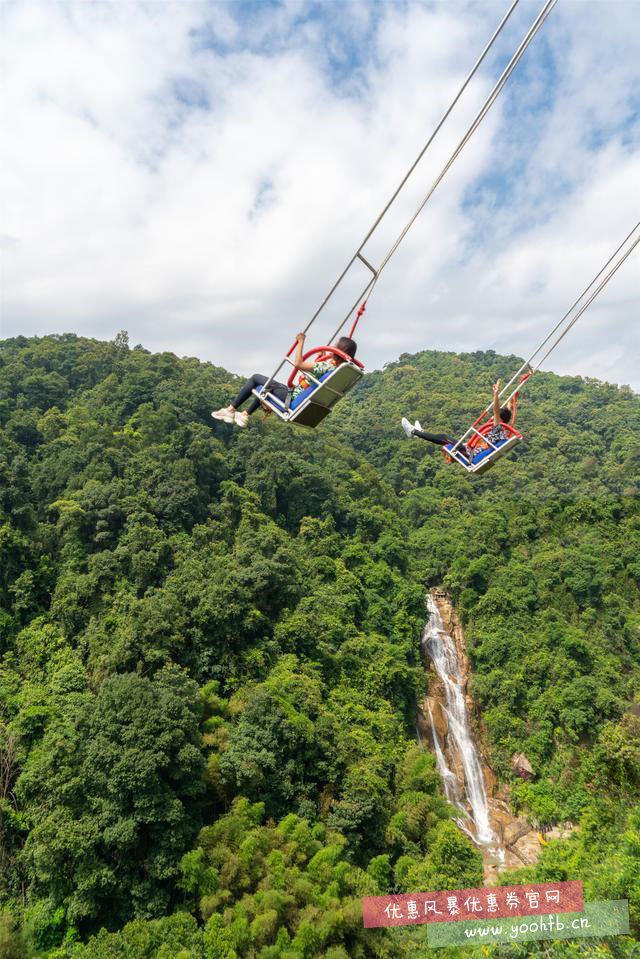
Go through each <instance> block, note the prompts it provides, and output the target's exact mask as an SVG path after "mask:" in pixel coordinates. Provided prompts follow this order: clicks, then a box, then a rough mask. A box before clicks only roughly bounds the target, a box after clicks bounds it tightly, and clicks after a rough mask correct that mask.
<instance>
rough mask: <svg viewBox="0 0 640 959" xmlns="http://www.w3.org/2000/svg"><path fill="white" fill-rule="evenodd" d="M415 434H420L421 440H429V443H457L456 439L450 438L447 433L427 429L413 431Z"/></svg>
mask: <svg viewBox="0 0 640 959" xmlns="http://www.w3.org/2000/svg"><path fill="white" fill-rule="evenodd" d="M413 435H414V436H419V437H420V439H421V440H427V442H428V443H437V445H438V446H446V445H447V443H455V440H452V439H449V437H448V436H447V435H446V433H427V432H425V430H416V429H414V431H413Z"/></svg>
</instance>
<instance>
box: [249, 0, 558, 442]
mask: <svg viewBox="0 0 640 959" xmlns="http://www.w3.org/2000/svg"><path fill="white" fill-rule="evenodd" d="M557 2H558V0H546V2H545V3H544V5H543V7H542V9H541V10H540V12H539V14H538V15H537V17H536V18H535V20H534V21H533V23H532V24H531V26H530V27H529V29H528V30H527V32H526V34H525V35H524V37H523V39H522V40H521V42H520V44H519V46H518V47H517V49H516V51H515V53H514V54H513V56H512V57H511V59H510V60H509V62H508V63H507V65H506V67H505V68H504V70H503V71H502V73H501V74H500V76H499V78H498V80H497V81H496V83H495V84H494V86H493V88H492V90H491V92H490V93H489V95H488V97H487V98H486V100H485V101H484V103H483V105H482V107H481V108H480V110H479V111H478V113H477V114H476V115H475V117H474V119H473V121H472V122H471V124H470V125H469V127H468V128H467V130H466V132H465V134H464V136H463V137H462V139H461V140H460V141H459V143H458V145H457V146H456V148H455V149H454V150H453V152H452V153H451V155H450V156H449V159H448V160H447V162H446V163H445V165H444V166H443V168H442V170H441V171H440V173H439V174H438V176H437V177H436V179H435V180H434V182H433V183H432V184H431V187H430V188H429V190H428V192H427V193H426V195H425V196H424V198H423V199H422V201H421V203H420V205H419V207H418V209H417V210H416V211H415V213H414V214H413V215H412V216H411V218H410V219H409V220H408V222H407V223H406V224H405V226H404V228H403V229H402V230H401V232H400V234H399V235H398V237H397V238H396V240H395V242H394V243H393V244H392V245H391V247H390V248H389V250H388V252H387V253H386V255H385V256H384V257H383V259H382V261H381V262H380V264H379V265H378V266H377V267H374V266H373V265H372V264H371V263H370V261H369V260H368V259H367V257H366V256H365V253H364V248H365V246H366V244H367V243H368V241H369V240H370V239H371V237H372V236H373V235H374V233H375V232H376V230H377V229H378V227H379V225H380V223H381V222H382V220H383V218H384V217H385V215H386V214H387V212H388V211H389V210H390V209H391V207H392V206H393V204H394V202H395V201H396V199H397V197H398V196H399V194H400V192H401V191H402V189H403V187H404V186H405V184H406V183H407V181H408V180H409V178H410V177H411V174H412V173H413V172H414V170H415V169H416V167H417V166H418V164H419V163H420V161H421V160H422V158H423V156H424V155H425V153H426V152H427V150H428V149H429V147H430V146H431V144H432V143H433V141H434V139H435V138H436V136H437V134H438V132H439V130H440V129H441V128H442V126H443V125H444V123H445V121H446V120H447V118H448V117H449V115H450V113H451V112H452V110H453V108H454V107H455V105H456V103H457V102H458V100H459V99H460V97H461V96H462V94H463V93H464V91H465V90H466V88H467V87H468V85H469V83H470V82H471V80H472V79H473V77H474V76H475V74H476V73H477V71H478V69H479V68H480V66H481V64H482V63H483V61H484V60H485V58H486V56H487V54H488V53H489V51H490V50H491V48H492V47H493V45H494V43H495V41H496V40H497V38H498V36H499V35H500V33H501V32H502V30H503V28H504V26H505V25H506V23H507V21H508V20H509V18H510V17H511V15H512V13H513V11H514V10H515V8H516V7H517V5H518V3H519V0H513V2H512V3H511V6H510V7H509V9H508V10H507V12H506V14H505V15H504V17H503V18H502V20H501V21H500V23H499V24H498V26H497V27H496V29H495V31H494V33H493V35H492V36H491V38H490V39H489V41H488V43H487V44H486V46H485V48H484V50H483V51H482V53H481V54H480V56H479V57H478V59H477V60H476V62H475V64H474V65H473V67H472V69H471V71H470V72H469V74H468V75H467V77H466V79H465V80H464V82H463V84H462V86H461V87H460V89H459V90H458V92H457V93H456V95H455V97H454V98H453V100H452V101H451V104H450V105H449V106H448V107H447V109H446V110H445V112H444V113H443V115H442V117H441V118H440V120H439V121H438V123H437V124H436V127H435V129H434V130H433V132H432V133H431V136H430V137H429V139H428V140H427V142H426V143H425V145H424V146H423V148H422V150H421V151H420V153H419V154H418V156H417V157H416V159H415V160H414V162H413V163H412V165H411V167H410V168H409V170H408V171H407V173H406V174H405V176H404V177H403V178H402V180H401V181H400V183H399V185H398V186H397V187H396V189H395V191H394V192H393V194H392V196H391V198H390V199H389V200H388V202H387V203H386V205H385V206H384V207H383V209H382V211H381V212H380V214H379V215H378V216H377V218H376V219H375V221H374V223H373V225H372V226H371V228H370V229H369V231H368V232H367V234H366V236H365V237H364V239H363V241H362V243H361V244H360V246H359V247H358V249H357V250H356V252H355V253H354V254H353V256H352V257H351V259H350V260H349V262H348V263H347V265H346V267H345V268H344V270H343V271H342V273H341V274H340V276H339V277H338V279H337V280H336V281H335V283H334V284H333V286H332V287H331V289H330V290H329V292H328V293H327V295H326V296H325V298H324V299H323V300H322V302H321V304H320V306H319V307H318V309H317V310H316V312H315V313H314V314H313V316H312V317H311V319H310V320H309V322H308V323H307V325H306V327H305V328H304V333H305V334H306V333H307V332H308V331H309V330H310V329H311V327H312V326H313V324H314V323H315V322H316V320H317V319H318V317H319V316H320V314H321V313H322V311H323V310H324V309H325V307H326V306H327V304H328V303H329V301H330V300H331V298H332V297H333V295H334V293H335V292H336V290H337V289H338V287H339V286H340V284H341V283H342V281H343V280H344V279H345V277H346V276H347V274H348V273H349V272H350V270H351V268H352V267H353V266H354V265H355V264H356V261H357V262H358V263H359V264H362V265H364V267H365V268H366V269H367V271H368V273H369V279H368V281H367V283H366V286H365V287H364V289H363V290H362V292H361V293H360V294H359V295H358V297H357V299H356V300H355V302H354V303H353V305H352V306H351V307H350V309H349V310H348V312H347V314H346V316H345V317H344V319H343V320H342V322H341V323H340V325H339V326H338V329H337V330H336V331H335V333H334V334H333V336H332V337H331V339H330V340H329V342H328V344H327V345H326V346H321V347H316V348H315V349H313V350H309V351H308V352H307V353H305V354H304V357H303V359H304V360H309V359H311V358H313V357H315V356H317V357H318V358H319V360H321V359H334V360H338V361H339V362H338V364H337V365H335V366H334V367H333V368H332V369H331V370H330V371H328V372H326V373H324V375H322V376H320V377H314V376H313V374H311V373H309V372H305V374H304V376H305V379H306V380H310V381H311V383H310V385H309V386H307V388H306V389H304V390H302V391H301V392H299V393H298V395H297V396H296V397H295V399H294V398H293V396H292V394H293V390H294V387H295V385H296V378H297V376H298V370H297V368H296V366H295V364H294V362H293V360H292V359H291V355H292V353H293V352H294V350H295V347H296V343H293V345H292V346H291V348H290V349H289V351H288V353H287V354H286V355H285V356H284V357H283V358H282V360H281V361H280V363H279V364H278V366H277V367H276V369H275V370H274V372H273V373H272V375H271V376H270V377H269V379H268V380H267V382H266V383H265V384H264V386H261V387H259V388H257V389H255V390H253V395H254V396H255V397H256V398H257V399H258V400H259V401H260V403H261V404H262V406H263V407H264V409H265V410H267V411H268V412H271V413H275V415H276V416H277V417H279V419H281V420H284V421H285V422H288V423H295V424H297V425H298V426H311V427H313V426H317V425H318V423H320V422H321V421H322V420H323V419H324V418H325V416H327V415H328V414H329V413H330V412H331V410H332V409H333V407H334V406H335V405H336V403H337V402H338V401H339V400H340V399H342V397H343V396H345V394H346V393H348V392H349V390H351V389H352V388H353V387H354V386H355V384H356V383H357V382H358V381H359V380H360V378H361V377H362V375H363V373H364V367H363V364H362V363H360V361H359V360H355V359H352V358H351V357H350V356H347V355H346V354H344V353H341V351H340V350H338V349H337V348H336V347H335V346H333V345H332V344H334V343H335V341H336V340H337V338H338V337H339V336H340V334H341V333H342V331H343V330H344V328H345V327H346V326H347V324H348V323H349V321H351V320H352V318H353V320H352V323H351V328H350V331H349V335H350V336H353V334H354V333H355V330H356V327H357V326H358V323H359V321H360V319H361V317H362V315H363V314H364V311H365V309H366V306H367V302H368V300H369V298H370V296H371V294H372V292H373V290H374V288H375V286H376V284H377V282H378V280H379V279H380V276H381V275H382V272H383V270H384V268H385V267H386V266H387V264H388V262H389V260H390V259H391V257H392V256H393V254H394V253H395V252H396V250H397V249H398V247H399V246H400V244H401V243H402V241H403V239H404V238H405V236H406V235H407V233H408V232H409V230H410V229H411V227H412V226H413V224H414V222H415V220H416V219H417V218H418V216H419V215H420V213H421V212H422V210H423V209H424V207H425V206H426V204H427V203H428V202H429V200H430V199H431V197H432V196H433V194H434V193H435V191H436V189H437V187H438V185H439V184H440V183H441V182H442V180H443V179H444V177H445V176H446V174H447V172H448V171H449V169H450V168H451V166H452V165H453V164H454V163H455V161H456V159H457V157H458V156H459V155H460V153H462V151H463V149H464V148H465V146H466V145H467V143H468V142H469V140H470V139H471V137H472V136H473V134H474V133H475V132H476V130H477V129H478V127H479V126H480V124H481V123H482V121H483V120H484V118H485V116H486V115H487V113H488V112H489V110H490V109H491V107H492V106H493V104H494V103H495V101H496V100H497V98H498V97H499V95H500V93H501V91H502V89H503V88H504V86H505V84H506V83H507V81H508V79H509V77H510V76H511V74H512V73H513V71H514V70H515V68H516V66H517V65H518V63H519V62H520V60H521V59H522V57H523V55H524V53H525V51H526V50H527V48H528V47H529V44H530V43H531V42H532V40H533V39H534V37H535V36H536V34H537V33H538V31H539V30H540V27H541V26H542V24H543V23H544V21H545V20H546V18H547V17H548V15H549V14H550V13H551V11H552V10H553V8H554V6H555V5H556V3H557ZM287 365H289V366H291V367H292V371H291V375H290V376H289V380H288V383H287V387H288V395H287V397H286V399H285V400H281V399H279V398H278V397H277V396H276V395H275V393H273V392H271V391H270V389H269V387H270V386H271V384H272V383H273V382H274V381H275V380H276V378H277V376H278V374H279V373H280V370H281V369H282V368H283V367H285V366H287Z"/></svg>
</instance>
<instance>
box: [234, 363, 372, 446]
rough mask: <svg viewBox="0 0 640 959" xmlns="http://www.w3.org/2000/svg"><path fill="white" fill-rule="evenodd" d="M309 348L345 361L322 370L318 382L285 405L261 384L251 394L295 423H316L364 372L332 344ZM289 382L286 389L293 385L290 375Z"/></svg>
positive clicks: (273, 410)
mask: <svg viewBox="0 0 640 959" xmlns="http://www.w3.org/2000/svg"><path fill="white" fill-rule="evenodd" d="M311 352H313V353H316V352H317V353H320V352H324V353H333V354H336V355H340V357H341V358H342V359H344V362H343V363H341V364H340V365H339V366H336V367H335V368H334V369H333V370H328V371H327V372H326V373H323V374H322V376H321V377H319V379H318V382H317V383H312V384H311V386H308V387H307V388H306V389H304V390H303V391H302V392H301V393H299V394H298V396H296V398H295V399H294V400H292V401H291V404H290V406H289V408H288V409H287V406H286V403H285V402H284V401H283V400H280V399H278V397H277V396H274V394H273V393H271V392H267V393H266V394H265V393H264V387H262V386H260V387H258V388H257V389H255V390H253V395H254V396H255V397H256V398H257V399H259V400H260V402H261V403H262V405H263V406H265V407H267V408H268V409H269V410H270V411H271V412H272V413H275V414H276V416H278V417H279V418H280V419H281V420H284V421H285V422H286V423H296V424H297V425H298V426H309V427H314V426H317V425H318V423H321V422H322V420H323V419H324V418H325V416H328V415H329V413H330V412H331V410H332V409H333V407H334V406H335V405H336V403H337V402H338V401H339V400H341V399H342V397H343V396H345V395H346V394H347V393H348V392H349V390H351V389H353V387H354V386H355V385H356V383H357V382H358V381H359V380H360V379H362V376H363V375H364V367H363V366H362V364H361V363H359V362H358V361H357V360H352V359H351V357H349V356H347V355H346V354H342V353H341V352H340V351H339V350H336V349H334V348H333V347H326V346H324V347H321V348H317V349H316V350H313V351H311ZM306 358H307V357H305V359H306ZM293 375H295V374H292V376H293ZM305 375H308V374H305ZM288 385H289V389H292V388H293V383H292V380H291V379H290V381H289V384H288Z"/></svg>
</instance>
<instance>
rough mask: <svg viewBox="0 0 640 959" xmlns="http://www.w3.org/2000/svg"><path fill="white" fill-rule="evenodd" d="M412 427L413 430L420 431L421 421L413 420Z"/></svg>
mask: <svg viewBox="0 0 640 959" xmlns="http://www.w3.org/2000/svg"><path fill="white" fill-rule="evenodd" d="M413 428H414V430H420V432H422V423H421V422H420V420H416V421H415V423H414V424H413Z"/></svg>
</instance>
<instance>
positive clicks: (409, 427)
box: [400, 416, 413, 439]
mask: <svg viewBox="0 0 640 959" xmlns="http://www.w3.org/2000/svg"><path fill="white" fill-rule="evenodd" d="M400 422H401V424H402V429H403V430H404V431H405V433H406V434H407V436H408V437H409V439H411V437H412V436H413V426H412V425H411V423H410V422H409V420H408V419H407V418H406V416H403V417H402V419H401V420H400Z"/></svg>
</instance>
